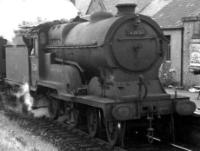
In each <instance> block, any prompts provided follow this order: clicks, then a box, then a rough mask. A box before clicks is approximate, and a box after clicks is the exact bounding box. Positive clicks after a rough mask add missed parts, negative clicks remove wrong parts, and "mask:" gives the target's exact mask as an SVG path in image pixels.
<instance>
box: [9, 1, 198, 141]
mask: <svg viewBox="0 0 200 151" xmlns="http://www.w3.org/2000/svg"><path fill="white" fill-rule="evenodd" d="M135 7H136V5H135V4H119V5H117V8H118V13H117V14H116V15H114V16H113V15H111V14H109V13H105V12H101V13H95V14H93V15H92V16H91V17H90V20H89V21H87V20H84V19H80V18H79V17H77V18H76V19H74V20H73V21H70V22H67V23H60V22H49V23H45V24H41V25H38V26H36V27H32V28H30V29H29V30H28V32H26V33H24V34H23V36H21V41H20V40H19V41H18V43H17V44H16V45H15V46H9V45H8V46H7V47H6V77H5V82H6V83H9V84H10V85H16V84H17V85H20V84H23V83H25V82H28V83H29V85H30V87H31V91H32V92H35V93H40V92H42V93H44V94H46V95H48V96H49V97H51V99H50V105H49V108H50V111H51V115H52V117H57V116H58V115H59V114H60V111H61V110H62V111H63V112H64V111H65V108H68V109H70V111H69V112H67V113H68V114H70V115H71V117H73V119H74V120H75V122H76V124H77V123H78V120H79V119H80V118H82V117H83V118H87V120H86V122H87V126H88V133H89V134H90V135H91V136H92V137H94V136H96V135H97V134H98V133H99V131H100V130H101V129H103V127H105V131H106V134H107V138H108V141H109V142H110V143H111V144H112V145H115V144H116V143H118V142H122V141H123V138H124V135H125V132H126V127H127V126H128V125H133V127H144V128H145V127H146V128H147V136H148V138H149V139H151V138H153V133H154V131H156V130H158V131H159V128H157V129H156V127H157V125H159V126H160V125H164V126H165V127H166V128H168V129H169V132H171V131H172V130H171V129H170V128H169V127H171V126H169V125H168V126H166V123H170V124H171V123H172V124H173V122H171V121H172V120H171V119H172V118H171V116H187V115H191V114H192V113H193V112H194V110H195V104H194V103H192V102H190V101H189V98H187V97H181V96H177V95H175V96H171V95H169V94H167V93H166V92H165V90H164V89H163V87H162V85H161V83H160V80H159V77H158V71H159V67H160V65H161V63H162V61H163V58H164V54H165V51H166V49H167V48H168V42H167V40H166V39H165V37H164V35H163V33H162V31H161V29H160V27H159V26H158V24H157V23H156V22H154V21H153V20H152V19H151V18H149V17H147V16H144V15H139V14H135V12H134V11H135ZM63 112H62V113H63ZM162 119H164V120H162ZM154 121H155V122H154ZM163 121H164V122H163ZM154 126H155V129H154ZM144 131H146V130H145V129H144ZM161 131H162V129H161Z"/></svg>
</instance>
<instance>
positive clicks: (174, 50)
mask: <svg viewBox="0 0 200 151" xmlns="http://www.w3.org/2000/svg"><path fill="white" fill-rule="evenodd" d="M163 32H164V35H167V36H170V37H171V42H170V47H171V48H170V49H171V51H170V56H171V63H172V65H171V67H172V68H173V69H175V74H174V78H175V79H174V80H175V81H176V82H177V83H178V84H179V85H180V83H181V47H182V46H181V45H182V29H181V28H177V29H167V30H166V29H163Z"/></svg>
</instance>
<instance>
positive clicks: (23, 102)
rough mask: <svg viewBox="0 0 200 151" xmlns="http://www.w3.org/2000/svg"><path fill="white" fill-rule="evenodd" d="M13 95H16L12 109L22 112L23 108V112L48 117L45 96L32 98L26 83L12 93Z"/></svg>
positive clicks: (37, 116)
mask: <svg viewBox="0 0 200 151" xmlns="http://www.w3.org/2000/svg"><path fill="white" fill-rule="evenodd" d="M13 95H14V96H15V97H16V104H17V105H16V106H14V111H17V112H20V113H24V110H25V111H26V112H25V113H27V114H32V115H33V116H34V117H36V118H39V117H47V118H49V117H50V114H49V110H48V106H49V103H48V100H47V99H45V98H41V99H39V100H34V98H33V97H32V96H31V94H30V88H29V84H28V83H25V84H24V85H22V86H21V87H20V89H19V90H18V92H17V93H13ZM36 106H37V107H36ZM38 106H39V107H38ZM12 110H13V109H12Z"/></svg>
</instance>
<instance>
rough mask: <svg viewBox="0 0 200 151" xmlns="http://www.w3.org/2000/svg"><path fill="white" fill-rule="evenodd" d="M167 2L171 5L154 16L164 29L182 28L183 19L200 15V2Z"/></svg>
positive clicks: (193, 0) (176, 0) (196, 0)
mask: <svg viewBox="0 0 200 151" xmlns="http://www.w3.org/2000/svg"><path fill="white" fill-rule="evenodd" d="M163 1H164V0H163ZM165 1H166V0H165ZM167 1H169V3H168V4H167V5H166V6H164V7H163V8H162V9H161V10H159V11H158V12H156V13H155V14H154V15H152V17H153V19H155V20H156V21H157V22H158V23H159V25H160V26H161V27H162V28H179V27H182V21H181V20H182V18H183V17H189V16H196V15H199V14H200V0H167Z"/></svg>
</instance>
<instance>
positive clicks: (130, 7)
mask: <svg viewBox="0 0 200 151" xmlns="http://www.w3.org/2000/svg"><path fill="white" fill-rule="evenodd" d="M136 6H137V5H136V4H134V3H128V4H117V5H116V7H117V10H118V12H117V15H133V14H135V8H136Z"/></svg>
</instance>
